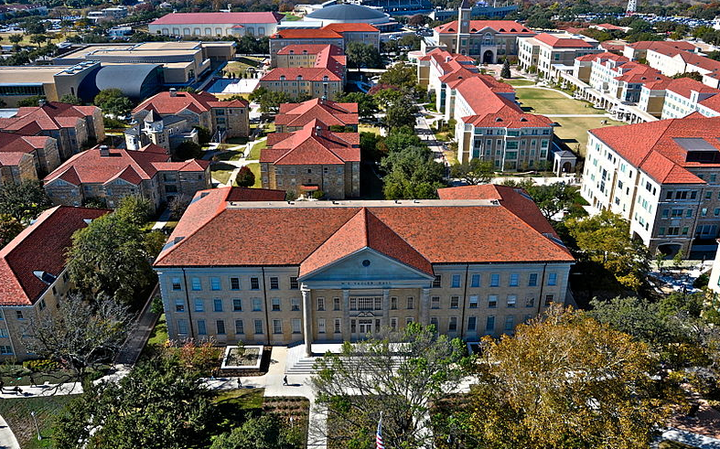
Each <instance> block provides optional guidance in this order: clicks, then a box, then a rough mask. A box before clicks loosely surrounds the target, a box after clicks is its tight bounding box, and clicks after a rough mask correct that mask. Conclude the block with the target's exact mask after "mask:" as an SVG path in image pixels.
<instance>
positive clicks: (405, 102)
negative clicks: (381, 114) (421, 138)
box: [383, 96, 418, 129]
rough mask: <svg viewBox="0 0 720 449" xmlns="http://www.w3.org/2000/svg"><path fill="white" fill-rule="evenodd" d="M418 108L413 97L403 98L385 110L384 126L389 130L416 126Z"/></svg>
mask: <svg viewBox="0 0 720 449" xmlns="http://www.w3.org/2000/svg"><path fill="white" fill-rule="evenodd" d="M417 112H418V107H417V105H416V104H415V101H414V100H413V99H412V97H409V96H402V97H400V98H398V99H397V100H396V101H395V102H393V103H392V104H390V105H389V106H388V107H387V108H386V109H385V120H384V121H383V126H385V127H386V128H388V129H393V128H400V127H403V126H409V127H411V128H413V127H414V126H415V122H416V118H415V114H417Z"/></svg>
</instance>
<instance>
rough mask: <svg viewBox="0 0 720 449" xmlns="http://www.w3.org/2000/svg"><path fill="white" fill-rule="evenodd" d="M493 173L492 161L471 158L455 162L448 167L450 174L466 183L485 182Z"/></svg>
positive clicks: (488, 180)
mask: <svg viewBox="0 0 720 449" xmlns="http://www.w3.org/2000/svg"><path fill="white" fill-rule="evenodd" d="M494 173H495V170H494V166H493V163H492V161H483V160H482V159H471V160H469V161H466V162H462V163H460V162H456V163H455V164H453V165H452V166H451V167H450V176H451V177H452V178H457V179H459V180H461V181H463V182H465V183H466V184H469V185H477V184H487V183H488V182H490V180H491V179H492V176H493V174H494Z"/></svg>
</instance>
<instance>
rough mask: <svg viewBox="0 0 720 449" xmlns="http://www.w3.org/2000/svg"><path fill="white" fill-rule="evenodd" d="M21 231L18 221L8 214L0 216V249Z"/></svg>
mask: <svg viewBox="0 0 720 449" xmlns="http://www.w3.org/2000/svg"><path fill="white" fill-rule="evenodd" d="M22 230H23V225H22V223H20V221H19V220H18V219H17V218H15V217H13V216H12V215H8V214H0V249H2V247H3V246H5V245H7V244H8V243H10V241H11V240H12V239H14V238H15V237H16V236H17V235H18V234H20V232H22Z"/></svg>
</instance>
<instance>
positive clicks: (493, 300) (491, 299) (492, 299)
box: [488, 295, 497, 309]
mask: <svg viewBox="0 0 720 449" xmlns="http://www.w3.org/2000/svg"><path fill="white" fill-rule="evenodd" d="M495 307H497V295H490V296H488V308H490V309H494V308H495Z"/></svg>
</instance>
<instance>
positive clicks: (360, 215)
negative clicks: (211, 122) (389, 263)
mask: <svg viewBox="0 0 720 449" xmlns="http://www.w3.org/2000/svg"><path fill="white" fill-rule="evenodd" d="M364 248H370V249H373V250H375V251H377V252H379V253H380V254H383V255H385V256H387V257H390V258H391V259H395V260H397V261H399V262H401V263H404V264H405V265H408V266H411V267H413V268H415V269H416V270H417V271H420V272H422V273H425V274H428V275H430V276H432V275H433V269H432V265H431V264H430V262H429V261H428V260H427V259H426V258H425V257H423V256H422V255H421V254H420V253H418V252H417V251H416V250H415V248H413V247H412V246H410V245H408V243H407V242H406V241H405V240H403V239H402V237H400V236H399V235H397V234H396V233H395V232H394V231H393V230H392V229H390V228H389V227H388V226H387V225H386V224H385V223H383V222H382V221H380V220H379V219H378V218H377V217H376V216H375V215H374V214H373V213H372V212H371V210H370V209H367V208H362V209H360V210H359V211H358V212H357V214H355V216H354V217H352V218H350V219H349V220H348V221H347V222H346V223H345V224H344V225H342V226H341V227H340V228H339V229H338V230H337V231H336V232H335V233H334V234H333V235H332V236H331V237H330V238H329V239H327V240H326V241H325V242H323V243H322V244H321V245H320V246H319V247H318V248H317V249H316V250H315V251H313V253H312V254H310V255H309V256H308V257H307V258H306V259H305V260H304V261H303V262H302V263H301V264H300V273H299V274H300V277H303V276H306V275H308V274H311V273H313V272H315V271H317V270H319V269H322V268H324V267H326V266H328V265H330V264H332V263H334V262H336V261H338V260H340V259H343V258H345V257H347V256H349V255H351V254H353V253H355V252H357V251H360V250H362V249H364Z"/></svg>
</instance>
